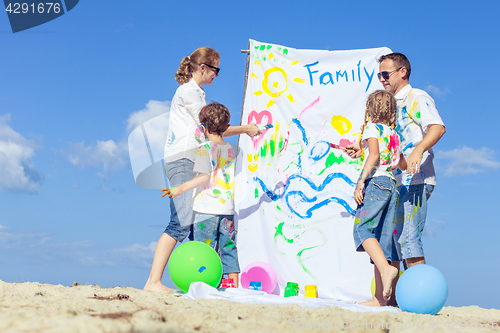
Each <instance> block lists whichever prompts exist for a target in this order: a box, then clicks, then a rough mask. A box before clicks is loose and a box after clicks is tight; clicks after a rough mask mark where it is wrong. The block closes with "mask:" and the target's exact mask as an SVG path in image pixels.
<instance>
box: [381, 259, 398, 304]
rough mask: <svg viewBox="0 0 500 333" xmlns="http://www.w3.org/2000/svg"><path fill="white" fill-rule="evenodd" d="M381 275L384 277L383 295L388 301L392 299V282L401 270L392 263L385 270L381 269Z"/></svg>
mask: <svg viewBox="0 0 500 333" xmlns="http://www.w3.org/2000/svg"><path fill="white" fill-rule="evenodd" d="M379 271H380V277H381V278H382V286H383V291H382V295H383V297H384V300H386V301H388V300H390V299H391V294H392V282H393V281H394V279H395V278H397V277H398V273H399V270H398V269H397V268H396V267H394V266H391V265H388V266H387V267H386V269H384V270H383V271H382V270H380V269H379Z"/></svg>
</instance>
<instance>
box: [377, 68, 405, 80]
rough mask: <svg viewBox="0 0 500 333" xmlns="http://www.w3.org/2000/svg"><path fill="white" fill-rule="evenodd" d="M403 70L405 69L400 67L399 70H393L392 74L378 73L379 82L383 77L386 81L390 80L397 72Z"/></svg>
mask: <svg viewBox="0 0 500 333" xmlns="http://www.w3.org/2000/svg"><path fill="white" fill-rule="evenodd" d="M401 68H403V66H401V67H399V68H398V69H395V70H393V71H392V72H387V71H383V72H382V73H377V77H378V79H379V80H380V78H382V77H383V78H384V80H389V78H390V77H391V75H392V74H394V73H395V72H397V71H399V70H400V69H401ZM405 68H406V67H405Z"/></svg>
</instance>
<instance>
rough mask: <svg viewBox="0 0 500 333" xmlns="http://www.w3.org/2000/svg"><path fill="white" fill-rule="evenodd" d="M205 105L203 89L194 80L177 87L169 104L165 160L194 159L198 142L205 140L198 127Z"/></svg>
mask: <svg viewBox="0 0 500 333" xmlns="http://www.w3.org/2000/svg"><path fill="white" fill-rule="evenodd" d="M205 105H207V102H206V101H205V91H204V90H203V89H201V87H200V86H198V84H197V83H196V81H195V80H193V79H191V80H190V81H189V82H187V83H184V84H183V85H181V86H180V87H179V88H177V91H176V92H175V95H174V98H172V104H171V105H170V115H169V119H168V134H167V143H166V144H165V152H164V160H165V162H171V161H176V160H179V159H181V158H187V159H189V160H191V161H194V159H195V157H196V151H197V149H198V146H199V144H200V142H202V141H205V136H204V135H203V132H201V131H200V129H199V124H200V120H199V114H200V111H201V109H202V108H203V107H204V106H205Z"/></svg>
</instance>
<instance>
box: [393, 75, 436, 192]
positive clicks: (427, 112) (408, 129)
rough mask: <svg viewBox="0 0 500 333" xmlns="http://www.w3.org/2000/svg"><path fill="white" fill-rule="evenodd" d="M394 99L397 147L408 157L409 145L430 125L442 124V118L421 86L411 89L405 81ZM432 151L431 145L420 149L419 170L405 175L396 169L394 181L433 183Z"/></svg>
mask: <svg viewBox="0 0 500 333" xmlns="http://www.w3.org/2000/svg"><path fill="white" fill-rule="evenodd" d="M395 97H396V101H397V103H398V119H397V123H396V132H397V133H398V134H399V138H400V141H401V149H402V151H403V155H404V157H405V158H406V159H407V160H408V157H409V156H410V154H411V153H412V151H413V149H415V147H416V146H417V145H418V144H419V143H420V142H421V141H422V139H423V138H424V136H425V135H426V134H427V130H428V128H429V126H430V125H443V126H444V123H443V120H442V119H441V117H440V116H439V113H438V111H437V110H436V105H435V104H434V100H433V99H432V98H431V97H430V96H429V95H428V94H427V93H426V92H425V91H423V90H420V89H413V88H412V87H411V86H410V85H409V84H408V85H406V86H405V87H403V89H401V90H400V91H399V92H398V93H397V94H396V96H395ZM433 160H434V153H433V151H432V149H429V150H428V151H426V152H424V154H423V155H422V162H421V164H420V172H419V173H417V174H415V175H413V176H412V175H409V174H407V173H406V172H405V171H401V170H399V169H398V170H397V171H396V172H395V173H394V175H395V176H396V181H397V185H398V186H400V185H405V186H408V185H418V184H424V183H425V184H430V185H436V173H435V171H434V164H433Z"/></svg>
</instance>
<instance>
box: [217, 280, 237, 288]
mask: <svg viewBox="0 0 500 333" xmlns="http://www.w3.org/2000/svg"><path fill="white" fill-rule="evenodd" d="M220 287H221V288H234V280H233V279H232V278H230V279H222V282H221V284H220Z"/></svg>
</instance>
